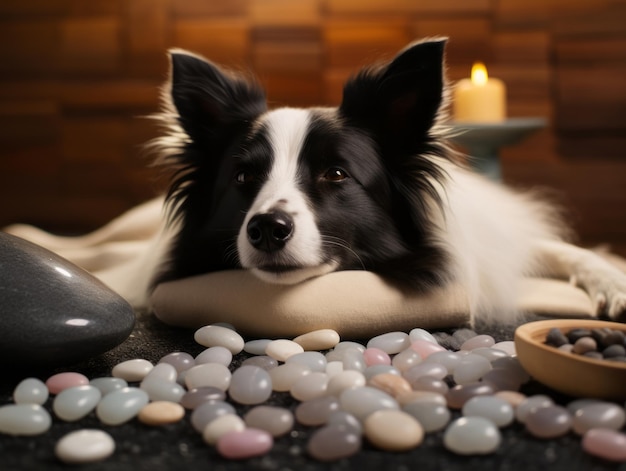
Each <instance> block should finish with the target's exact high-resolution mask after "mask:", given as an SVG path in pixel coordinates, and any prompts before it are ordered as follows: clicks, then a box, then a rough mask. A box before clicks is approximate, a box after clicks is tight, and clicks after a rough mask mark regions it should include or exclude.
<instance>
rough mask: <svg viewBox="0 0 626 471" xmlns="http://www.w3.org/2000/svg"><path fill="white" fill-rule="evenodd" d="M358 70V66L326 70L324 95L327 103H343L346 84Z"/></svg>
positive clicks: (335, 104)
mask: <svg viewBox="0 0 626 471" xmlns="http://www.w3.org/2000/svg"><path fill="white" fill-rule="evenodd" d="M356 71H357V69H356V68H352V69H351V68H331V69H326V70H325V71H324V74H323V81H324V95H323V97H324V102H325V103H326V104H328V105H333V106H337V105H339V104H340V103H341V99H342V98H343V87H344V84H345V83H346V81H347V80H348V79H349V78H350V77H351V76H352V75H354V74H355V73H356Z"/></svg>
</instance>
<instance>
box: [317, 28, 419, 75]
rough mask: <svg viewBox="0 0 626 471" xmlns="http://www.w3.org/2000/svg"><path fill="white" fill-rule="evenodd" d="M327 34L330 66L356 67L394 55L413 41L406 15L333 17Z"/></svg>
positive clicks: (325, 45)
mask: <svg viewBox="0 0 626 471" xmlns="http://www.w3.org/2000/svg"><path fill="white" fill-rule="evenodd" d="M323 38H324V47H325V51H326V58H327V59H326V63H327V65H328V66H329V67H354V66H363V65H369V64H371V63H372V62H378V61H381V60H383V59H390V58H391V57H393V56H394V55H395V54H396V53H397V52H398V51H400V50H401V49H402V48H404V47H405V46H406V45H407V44H408V43H409V41H410V33H409V24H408V22H407V21H406V20H403V19H394V20H389V21H385V22H380V21H373V20H330V21H326V22H325V24H324V30H323Z"/></svg>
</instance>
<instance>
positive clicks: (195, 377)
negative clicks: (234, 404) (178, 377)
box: [185, 363, 232, 391]
mask: <svg viewBox="0 0 626 471" xmlns="http://www.w3.org/2000/svg"><path fill="white" fill-rule="evenodd" d="M231 378H232V374H231V372H230V370H229V369H228V368H227V367H225V366H224V365H220V364H219V363H204V364H202V365H196V366H194V367H192V368H189V369H188V370H187V371H186V373H185V385H186V386H187V389H189V390H191V389H196V388H205V387H207V386H213V387H214V388H218V389H221V390H222V391H226V390H227V389H228V387H229V386H230V380H231Z"/></svg>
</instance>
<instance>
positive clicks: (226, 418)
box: [202, 414, 246, 445]
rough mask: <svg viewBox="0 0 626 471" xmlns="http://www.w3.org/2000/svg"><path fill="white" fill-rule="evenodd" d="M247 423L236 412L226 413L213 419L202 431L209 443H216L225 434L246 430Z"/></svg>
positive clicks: (203, 436)
mask: <svg viewBox="0 0 626 471" xmlns="http://www.w3.org/2000/svg"><path fill="white" fill-rule="evenodd" d="M245 428H246V424H245V422H244V421H243V419H242V418H241V417H239V416H238V415H236V414H224V415H221V416H219V417H217V418H216V419H214V420H212V421H211V422H209V423H208V424H207V426H206V427H205V428H204V430H203V431H202V439H203V440H204V441H205V442H206V443H208V444H209V445H215V444H216V443H217V441H218V440H219V439H220V437H222V436H223V435H225V434H227V433H230V432H241V431H243V430H245Z"/></svg>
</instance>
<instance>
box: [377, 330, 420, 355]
mask: <svg viewBox="0 0 626 471" xmlns="http://www.w3.org/2000/svg"><path fill="white" fill-rule="evenodd" d="M410 346H411V341H410V340H409V334H407V333H406V332H387V333H386V334H381V335H377V336H376V337H372V338H371V339H370V341H369V342H367V348H378V349H380V350H382V351H383V352H385V353H388V354H389V355H392V354H395V353H400V352H401V351H402V350H406V349H407V348H409V347H410Z"/></svg>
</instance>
